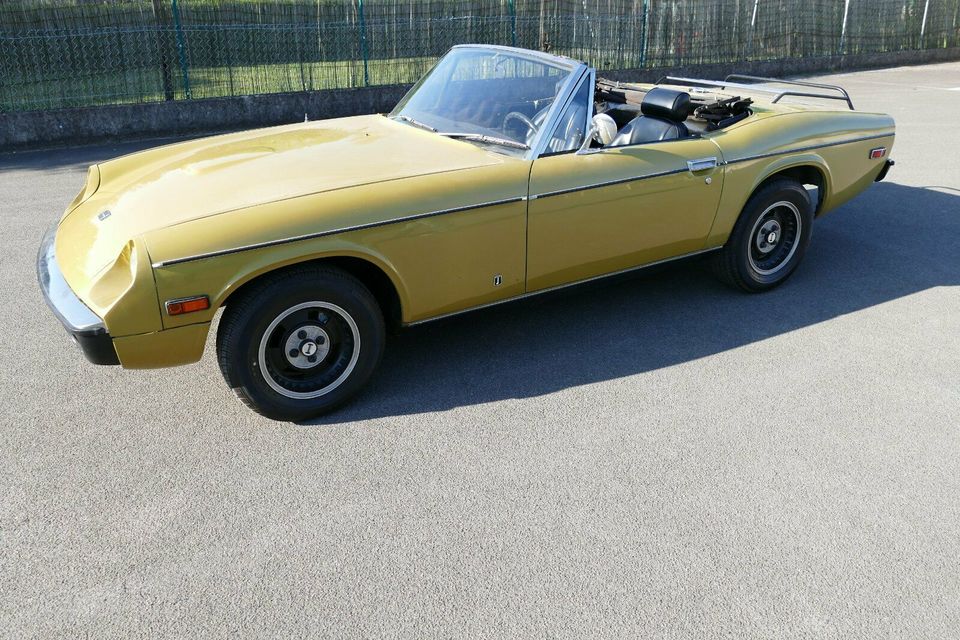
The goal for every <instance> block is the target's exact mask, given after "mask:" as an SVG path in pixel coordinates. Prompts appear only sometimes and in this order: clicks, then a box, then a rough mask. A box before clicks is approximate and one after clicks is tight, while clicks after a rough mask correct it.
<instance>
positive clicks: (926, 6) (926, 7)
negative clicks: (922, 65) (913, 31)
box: [917, 0, 930, 49]
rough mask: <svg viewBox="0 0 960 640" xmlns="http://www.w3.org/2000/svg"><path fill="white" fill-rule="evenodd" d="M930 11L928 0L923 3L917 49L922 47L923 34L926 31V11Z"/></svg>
mask: <svg viewBox="0 0 960 640" xmlns="http://www.w3.org/2000/svg"><path fill="white" fill-rule="evenodd" d="M929 11H930V0H927V1H926V2H925V3H924V4H923V22H921V23H920V43H919V44H918V45H917V48H918V49H923V36H924V34H925V33H926V32H927V13H928V12H929Z"/></svg>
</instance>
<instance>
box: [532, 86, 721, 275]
mask: <svg viewBox="0 0 960 640" xmlns="http://www.w3.org/2000/svg"><path fill="white" fill-rule="evenodd" d="M591 82H592V80H591ZM591 102H592V99H591ZM718 158H720V152H719V149H718V147H717V146H716V145H715V144H714V143H713V142H712V141H711V140H709V139H707V138H685V139H681V140H671V141H664V142H657V143H650V144H639V145H632V146H624V147H615V148H603V149H597V150H588V151H587V152H585V153H578V152H576V151H570V150H568V151H565V152H561V153H551V152H550V150H549V149H547V151H546V152H545V153H543V154H541V156H540V157H538V158H537V159H535V160H534V162H533V166H532V169H531V172H530V188H529V196H528V197H529V202H528V224H527V291H536V290H539V289H545V288H549V287H554V286H558V285H562V284H566V283H570V282H576V281H579V280H584V279H587V278H591V277H595V276H599V275H603V274H607V273H613V272H616V271H621V270H625V269H630V268H633V267H637V266H641V265H644V264H649V263H653V262H657V261H661V260H665V259H668V258H673V257H678V256H683V255H686V254H691V253H695V252H697V251H700V250H702V249H703V248H704V246H705V244H706V239H707V235H708V234H709V232H710V227H711V225H712V224H713V220H714V216H715V214H716V211H717V206H718V204H719V200H720V192H721V188H722V186H723V170H722V167H721V166H720V165H719V162H718Z"/></svg>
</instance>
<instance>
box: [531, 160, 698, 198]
mask: <svg viewBox="0 0 960 640" xmlns="http://www.w3.org/2000/svg"><path fill="white" fill-rule="evenodd" d="M686 171H687V169H686V167H684V168H683V169H671V170H670V171H659V172H657V173H648V174H647V175H645V176H633V177H630V178H618V179H616V180H607V181H605V182H597V183H596V184H588V185H583V186H579V187H570V188H569V189H558V190H557V191H546V192H544V193H538V194H532V195H530V199H531V200H534V199H536V198H549V197H551V196H559V195H563V194H565V193H574V192H576V191H586V190H588V189H599V188H600V187H609V186H612V185H616V184H624V183H626V182H636V181H637V180H647V179H649V178H661V177H663V176H669V175H673V174H675V173H685V172H686Z"/></svg>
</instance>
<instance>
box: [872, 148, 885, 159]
mask: <svg viewBox="0 0 960 640" xmlns="http://www.w3.org/2000/svg"><path fill="white" fill-rule="evenodd" d="M886 154H887V148H886V147H877V148H876V149H870V159H871V160H877V159H879V158H882V157H883V156H885V155H886Z"/></svg>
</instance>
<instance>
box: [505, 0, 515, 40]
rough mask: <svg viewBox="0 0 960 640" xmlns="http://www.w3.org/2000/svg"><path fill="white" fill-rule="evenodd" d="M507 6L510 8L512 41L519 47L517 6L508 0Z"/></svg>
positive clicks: (511, 0) (512, 0)
mask: <svg viewBox="0 0 960 640" xmlns="http://www.w3.org/2000/svg"><path fill="white" fill-rule="evenodd" d="M507 5H508V6H509V7H510V40H511V42H513V46H517V5H516V4H515V2H514V0H508V1H507Z"/></svg>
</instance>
